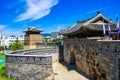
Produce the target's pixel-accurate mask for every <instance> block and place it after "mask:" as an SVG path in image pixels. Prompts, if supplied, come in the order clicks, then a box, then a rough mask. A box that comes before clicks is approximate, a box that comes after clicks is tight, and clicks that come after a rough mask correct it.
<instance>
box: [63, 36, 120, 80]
mask: <svg viewBox="0 0 120 80" xmlns="http://www.w3.org/2000/svg"><path fill="white" fill-rule="evenodd" d="M64 61H65V62H66V63H68V64H75V65H76V66H77V68H78V70H79V71H81V72H83V73H85V74H87V75H89V76H91V77H92V78H94V79H96V80H119V79H120V41H97V40H93V39H85V38H83V39H67V40H65V41H64Z"/></svg>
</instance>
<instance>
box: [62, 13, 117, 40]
mask: <svg viewBox="0 0 120 80" xmlns="http://www.w3.org/2000/svg"><path fill="white" fill-rule="evenodd" d="M108 23H109V24H110V28H111V32H112V33H114V32H116V23H114V22H112V21H111V20H110V19H107V18H105V17H104V16H103V15H102V14H101V13H100V12H98V13H97V15H96V16H94V17H92V18H90V19H87V20H83V21H77V22H76V23H75V24H74V25H72V26H70V27H69V28H68V29H66V30H63V31H61V34H63V35H67V36H68V37H69V38H73V37H76V38H83V37H102V36H103V24H104V25H105V29H106V35H108ZM114 38H116V37H115V36H114Z"/></svg>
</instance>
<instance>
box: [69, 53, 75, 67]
mask: <svg viewBox="0 0 120 80" xmlns="http://www.w3.org/2000/svg"><path fill="white" fill-rule="evenodd" d="M70 64H72V65H75V64H76V62H75V54H74V53H73V52H71V53H70Z"/></svg>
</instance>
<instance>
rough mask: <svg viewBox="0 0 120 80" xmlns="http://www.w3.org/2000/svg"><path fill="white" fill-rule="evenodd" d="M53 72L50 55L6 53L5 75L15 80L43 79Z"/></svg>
mask: <svg viewBox="0 0 120 80" xmlns="http://www.w3.org/2000/svg"><path fill="white" fill-rule="evenodd" d="M52 73H53V70H52V56H51V55H20V54H8V55H6V75H7V76H8V77H10V78H15V79H16V80H44V79H45V78H46V77H48V76H50V75H51V74H52Z"/></svg>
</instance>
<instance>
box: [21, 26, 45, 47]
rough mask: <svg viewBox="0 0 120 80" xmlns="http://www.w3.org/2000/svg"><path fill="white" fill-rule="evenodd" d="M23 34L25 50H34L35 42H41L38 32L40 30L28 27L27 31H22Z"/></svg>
mask: <svg viewBox="0 0 120 80" xmlns="http://www.w3.org/2000/svg"><path fill="white" fill-rule="evenodd" d="M23 32H25V33H26V34H25V39H24V46H25V49H33V48H36V43H37V42H42V41H43V40H42V36H41V34H40V32H42V30H40V29H37V28H36V27H29V28H28V29H26V30H24V31H23Z"/></svg>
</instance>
